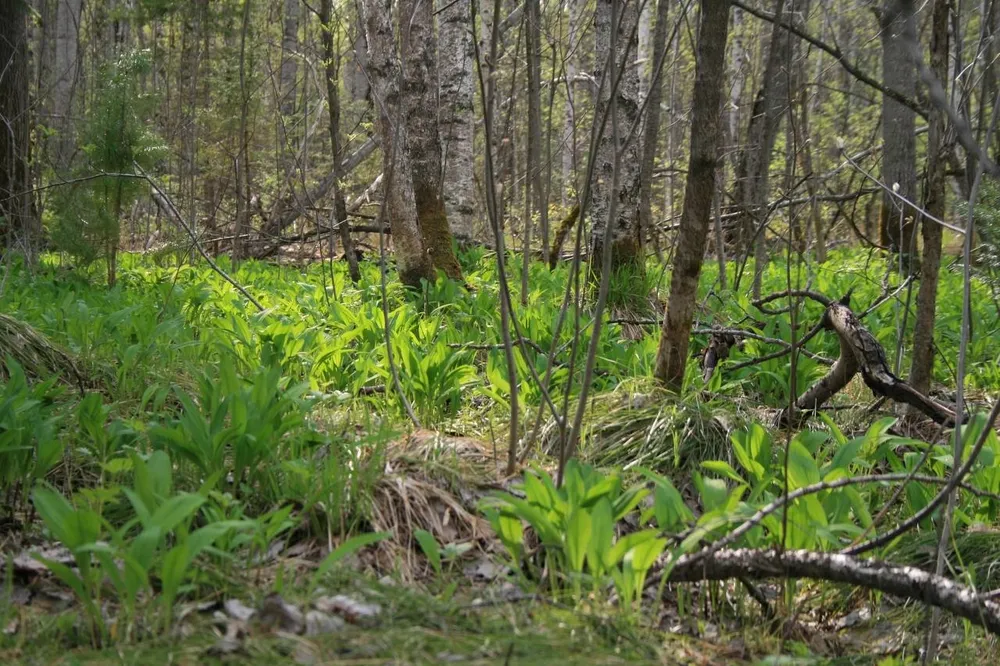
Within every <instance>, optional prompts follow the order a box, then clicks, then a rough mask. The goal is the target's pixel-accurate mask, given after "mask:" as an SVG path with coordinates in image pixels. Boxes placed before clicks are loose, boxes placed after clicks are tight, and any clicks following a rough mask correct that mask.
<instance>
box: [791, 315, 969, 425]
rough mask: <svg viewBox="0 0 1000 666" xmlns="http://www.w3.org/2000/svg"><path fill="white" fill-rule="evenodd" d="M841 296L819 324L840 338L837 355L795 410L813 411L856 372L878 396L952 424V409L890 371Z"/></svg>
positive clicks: (881, 351) (881, 350)
mask: <svg viewBox="0 0 1000 666" xmlns="http://www.w3.org/2000/svg"><path fill="white" fill-rule="evenodd" d="M848 301H849V297H846V296H845V297H844V298H842V299H841V300H840V301H838V302H836V303H830V304H829V305H828V306H827V308H826V311H825V312H824V313H823V319H822V321H821V325H822V328H823V329H824V330H827V331H833V332H835V333H836V334H837V337H838V338H839V339H840V357H839V358H838V359H837V361H836V363H834V364H833V367H832V368H830V371H829V372H828V373H827V374H826V376H824V377H823V379H821V380H820V381H819V382H817V383H816V384H814V385H813V386H811V387H810V388H809V389H808V390H807V391H806V392H805V393H803V394H802V395H801V396H800V397H799V398H798V400H796V401H795V411H797V412H816V411H818V410H819V409H820V408H821V407H822V406H823V404H824V403H825V402H826V401H827V400H829V399H830V398H832V397H833V396H834V395H836V394H837V392H838V391H840V390H841V389H843V388H844V387H845V386H847V383H848V382H850V381H851V379H852V378H853V377H854V375H856V374H857V373H858V372H861V376H862V378H863V379H864V381H865V384H866V385H867V386H868V388H870V389H871V390H872V393H874V394H875V395H878V396H882V397H885V398H889V399H891V400H895V401H896V402H903V403H906V404H908V405H911V406H913V407H915V408H917V409H918V410H920V411H921V412H923V413H924V414H926V415H927V416H928V417H929V418H931V419H932V420H933V421H934V422H935V423H939V424H943V425H954V424H955V413H954V412H953V411H952V410H950V409H948V407H946V406H944V405H943V404H941V403H939V402H937V401H936V400H933V399H931V398H929V397H927V396H925V395H924V394H923V393H920V392H919V391H917V390H916V389H914V388H913V387H912V386H910V385H909V384H907V383H906V382H905V381H903V380H902V379H900V378H899V377H897V376H896V375H894V374H893V372H892V370H890V368H889V363H888V361H887V360H886V356H885V349H884V348H883V347H882V345H881V344H880V343H879V341H878V340H876V339H875V336H874V335H872V334H871V332H869V331H868V329H866V328H865V327H864V326H863V325H862V324H861V322H860V321H859V320H858V317H857V315H855V314H854V312H852V311H851V308H850V307H848V305H847V303H848ZM791 416H792V415H791V414H790V413H789V410H788V409H787V408H786V409H785V410H783V411H782V412H781V414H780V415H779V418H778V423H779V425H788V424H789V423H790V422H791Z"/></svg>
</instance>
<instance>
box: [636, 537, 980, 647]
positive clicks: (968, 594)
mask: <svg viewBox="0 0 1000 666" xmlns="http://www.w3.org/2000/svg"><path fill="white" fill-rule="evenodd" d="M663 575H664V572H663V571H662V570H661V571H660V572H659V573H658V574H656V575H653V576H650V577H649V579H647V581H646V589H647V590H655V589H656V588H657V587H658V586H659V583H660V581H661V580H662V578H663ZM743 577H746V578H811V579H815V580H826V581H830V582H835V583H846V584H849V585H856V586H859V587H864V588H867V589H871V590H880V591H882V592H885V593H888V594H892V595H894V596H897V597H902V598H906V599H913V600H915V601H920V602H923V603H925V604H927V605H930V606H936V607H938V608H943V609H944V610H947V611H949V612H951V613H954V614H955V615H957V616H959V617H962V618H965V619H966V620H969V621H970V622H972V623H973V624H977V625H979V626H981V627H983V628H985V629H986V630H987V631H989V632H990V633H992V634H994V635H1000V603H997V602H996V601H992V600H988V599H984V598H982V597H980V596H979V595H977V594H976V592H975V591H974V590H972V589H971V588H969V587H966V586H964V585H960V584H959V583H956V582H955V581H952V580H949V579H947V578H945V577H943V576H938V575H936V574H933V573H928V572H927V571H924V570H922V569H918V568H916V567H910V566H900V565H894V564H891V563H888V562H883V561H879V560H869V559H862V558H858V557H852V556H850V555H844V554H841V553H820V552H813V551H808V550H786V551H781V550H773V549H772V550H756V549H750V548H738V549H729V548H726V549H722V550H719V551H716V552H714V553H712V554H711V555H710V556H708V557H705V558H693V557H691V556H690V555H684V556H682V557H680V558H679V559H678V560H677V562H676V563H675V564H674V565H673V566H672V567H671V566H669V565H667V566H666V579H667V581H668V582H673V583H681V582H694V581H700V580H726V579H730V578H743Z"/></svg>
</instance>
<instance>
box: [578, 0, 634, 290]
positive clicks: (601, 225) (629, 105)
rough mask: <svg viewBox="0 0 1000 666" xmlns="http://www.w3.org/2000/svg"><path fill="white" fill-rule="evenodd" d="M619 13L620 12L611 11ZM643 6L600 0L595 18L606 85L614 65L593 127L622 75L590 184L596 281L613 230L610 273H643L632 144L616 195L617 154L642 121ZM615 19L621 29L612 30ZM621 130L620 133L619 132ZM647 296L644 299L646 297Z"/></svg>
mask: <svg viewBox="0 0 1000 666" xmlns="http://www.w3.org/2000/svg"><path fill="white" fill-rule="evenodd" d="M613 9H617V10H618V11H612V10H613ZM638 14H639V12H638V2H636V1H635V0H632V1H631V2H629V1H626V2H620V3H619V2H617V0H598V2H597V11H596V13H595V16H594V39H595V47H596V50H595V52H596V54H597V58H596V63H595V64H596V71H595V73H594V78H595V80H597V81H600V80H601V77H602V75H603V74H604V72H603V70H604V68H605V67H608V66H609V65H610V69H609V70H608V72H607V80H606V81H605V85H604V87H603V88H602V90H601V97H600V99H599V100H598V103H597V105H596V109H595V112H594V118H595V120H594V122H600V119H601V118H602V117H603V115H604V114H605V111H606V110H607V109H608V108H609V107H610V106H611V104H612V98H611V90H612V88H613V87H614V81H615V79H616V78H618V76H619V72H620V71H621V70H622V63H627V64H626V65H625V67H624V71H621V81H620V82H619V83H618V89H617V91H616V92H615V94H614V96H615V99H614V113H615V115H616V116H617V119H614V118H612V116H611V114H609V115H608V120H607V124H606V125H605V128H604V134H603V136H602V138H601V141H600V144H599V145H598V147H597V157H596V164H595V168H594V174H593V181H592V182H591V206H590V220H591V245H590V268H591V272H592V273H593V274H594V275H595V276H599V275H600V273H601V270H602V263H603V262H602V259H601V257H602V255H603V253H604V238H605V229H606V225H608V224H611V225H612V226H611V229H610V234H608V237H609V240H610V241H611V270H613V271H614V270H617V269H619V268H621V267H624V266H633V267H635V268H637V269H639V270H642V262H643V255H642V237H641V236H640V235H639V147H638V145H637V144H638V142H636V141H632V142H630V143H629V145H628V147H627V148H626V149H625V150H624V153H623V154H622V156H621V159H620V160H619V164H618V174H617V189H616V190H614V191H612V187H613V185H614V183H612V179H613V178H614V176H615V173H614V171H615V153H616V152H618V151H620V150H622V147H623V146H624V145H625V138H626V136H627V134H628V130H629V128H630V127H632V125H633V123H634V122H635V121H636V119H637V118H638V115H639V75H638V73H637V72H636V69H635V67H633V66H631V63H630V59H631V58H634V57H635V56H634V55H633V54H634V53H635V45H636V40H635V38H634V37H633V34H634V32H633V31H634V29H635V25H636V21H637V20H638V18H639V16H638ZM613 15H614V16H615V20H616V21H617V26H614V25H612V17H613ZM613 30H615V31H616V39H615V41H616V43H617V45H616V48H615V52H614V53H612V52H611V43H612V40H611V35H612V31H613ZM615 125H617V128H616V127H615ZM612 197H617V212H616V214H615V219H614V220H609V219H608V215H609V212H610V210H611V198H612ZM644 296H645V295H643V297H644Z"/></svg>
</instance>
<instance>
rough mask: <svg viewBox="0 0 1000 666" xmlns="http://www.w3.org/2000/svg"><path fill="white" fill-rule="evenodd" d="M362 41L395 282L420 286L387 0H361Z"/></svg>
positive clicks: (426, 268) (426, 271)
mask: <svg viewBox="0 0 1000 666" xmlns="http://www.w3.org/2000/svg"><path fill="white" fill-rule="evenodd" d="M361 8H362V12H363V13H364V22H365V35H366V37H367V41H368V72H369V76H370V77H371V81H372V93H373V94H374V96H375V99H374V103H375V110H376V125H377V127H378V133H379V136H380V137H381V143H382V172H383V173H384V174H388V175H387V176H386V183H385V195H384V199H383V205H384V206H385V207H386V215H385V217H387V218H388V219H389V225H390V227H391V229H392V242H393V246H394V247H395V250H396V263H397V266H398V270H399V279H400V281H401V282H402V283H403V284H405V285H408V286H410V287H416V288H419V287H420V280H421V279H426V280H433V279H434V269H433V266H432V264H431V259H430V257H429V256H428V254H427V253H426V252H425V251H424V244H423V240H422V239H421V237H420V226H419V224H418V223H417V205H416V202H415V200H414V195H413V170H412V167H411V164H410V156H409V151H408V150H407V149H406V146H407V134H408V132H407V127H406V125H407V123H405V122H403V116H404V114H405V109H404V108H403V106H402V99H401V97H400V89H399V80H400V64H399V57H398V55H397V53H396V35H395V32H394V31H393V22H392V0H363V1H362V3H361Z"/></svg>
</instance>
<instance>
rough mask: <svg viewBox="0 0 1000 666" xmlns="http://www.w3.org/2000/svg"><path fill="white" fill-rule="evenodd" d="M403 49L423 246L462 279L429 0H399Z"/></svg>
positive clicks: (451, 274)
mask: <svg viewBox="0 0 1000 666" xmlns="http://www.w3.org/2000/svg"><path fill="white" fill-rule="evenodd" d="M399 21H400V47H401V48H400V53H401V57H402V63H403V104H404V108H405V110H406V116H405V124H406V125H407V128H406V130H407V139H406V142H405V143H400V144H399V145H400V146H405V147H406V151H407V152H408V153H409V157H410V160H411V177H412V178H413V197H414V202H415V203H416V207H417V221H418V224H419V226H420V234H421V237H422V239H423V245H424V249H425V250H426V251H427V253H428V254H429V255H430V258H431V261H432V263H433V264H434V268H437V269H439V270H442V271H444V273H445V275H447V276H448V277H450V278H452V279H453V280H460V279H462V267H461V266H460V265H459V263H458V259H457V258H456V257H455V250H454V247H453V245H452V238H451V229H450V228H449V226H448V216H447V214H446V213H445V208H444V201H443V200H442V198H441V141H440V136H439V134H438V124H437V63H436V62H435V60H434V58H435V55H436V54H435V50H436V48H435V47H436V44H435V39H434V5H433V3H432V2H431V1H430V0H400V2H399Z"/></svg>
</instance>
